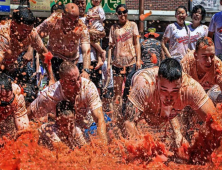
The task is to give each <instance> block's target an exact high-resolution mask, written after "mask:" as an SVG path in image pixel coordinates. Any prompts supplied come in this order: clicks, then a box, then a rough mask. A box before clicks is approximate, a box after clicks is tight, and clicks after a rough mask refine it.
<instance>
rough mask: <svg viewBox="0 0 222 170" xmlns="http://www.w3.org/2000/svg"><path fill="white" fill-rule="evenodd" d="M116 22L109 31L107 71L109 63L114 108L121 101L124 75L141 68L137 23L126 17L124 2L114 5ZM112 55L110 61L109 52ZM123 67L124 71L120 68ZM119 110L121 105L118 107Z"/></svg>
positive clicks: (126, 11) (108, 71)
mask: <svg viewBox="0 0 222 170" xmlns="http://www.w3.org/2000/svg"><path fill="white" fill-rule="evenodd" d="M116 14H117V16H118V20H119V21H118V23H117V24H114V25H112V26H111V29H110V33H109V51H108V62H107V73H110V69H111V64H112V69H113V78H114V82H115V84H114V91H115V95H114V101H116V102H115V106H114V108H117V107H119V106H118V105H119V103H122V97H121V96H122V95H121V93H122V84H123V79H124V76H126V77H127V76H128V75H129V74H130V73H131V72H132V71H135V70H136V68H137V69H140V68H141V61H140V60H141V49H140V43H139V31H138V27H137V24H136V23H135V22H131V21H129V20H128V19H127V16H128V9H127V7H126V5H125V4H120V5H118V6H117V7H116ZM112 50H113V52H114V57H113V60H112V62H111V53H112ZM124 68H125V70H126V71H125V72H122V70H123V69H124ZM119 108H120V110H121V106H120V107H119Z"/></svg>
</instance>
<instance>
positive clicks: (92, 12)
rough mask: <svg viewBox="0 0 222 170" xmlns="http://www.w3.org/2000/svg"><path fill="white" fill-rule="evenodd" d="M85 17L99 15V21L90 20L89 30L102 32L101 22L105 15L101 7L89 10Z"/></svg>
mask: <svg viewBox="0 0 222 170" xmlns="http://www.w3.org/2000/svg"><path fill="white" fill-rule="evenodd" d="M87 15H91V16H94V15H99V17H100V19H99V20H98V19H90V22H91V23H92V25H91V26H90V28H91V29H96V30H98V31H103V30H104V27H103V21H104V20H105V19H106V15H105V12H104V10H103V8H102V7H101V6H97V7H92V8H89V10H88V12H87ZM87 26H89V25H87Z"/></svg>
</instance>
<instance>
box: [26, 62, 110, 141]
mask: <svg viewBox="0 0 222 170" xmlns="http://www.w3.org/2000/svg"><path fill="white" fill-rule="evenodd" d="M59 76H60V80H59V81H57V82H56V83H55V84H53V85H51V86H48V87H47V88H45V89H44V90H43V91H42V92H41V94H40V95H39V96H38V97H37V98H36V99H35V100H34V101H33V102H32V103H31V105H30V106H29V107H28V109H27V110H28V115H29V117H30V118H34V119H36V120H41V119H42V118H45V117H47V116H48V113H52V114H54V115H56V105H57V104H58V103H59V102H61V101H63V100H66V101H69V102H71V103H72V104H73V106H75V113H76V115H75V122H76V123H77V124H78V125H81V127H83V128H85V129H88V128H89V127H90V126H91V125H92V123H93V122H94V121H95V122H96V124H97V126H98V130H97V132H98V136H99V137H100V139H101V140H102V141H104V143H107V138H106V124H105V121H104V115H103V111H102V102H101V100H100V97H99V93H98V91H97V88H96V86H95V84H93V82H91V81H90V80H88V79H86V78H83V77H80V74H79V70H78V67H77V66H76V65H75V64H74V63H73V62H71V61H64V62H62V64H61V65H60V67H59Z"/></svg>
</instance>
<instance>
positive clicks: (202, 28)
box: [188, 5, 208, 50]
mask: <svg viewBox="0 0 222 170" xmlns="http://www.w3.org/2000/svg"><path fill="white" fill-rule="evenodd" d="M205 16H206V10H205V9H204V7H203V6H201V5H196V6H194V7H193V9H192V11H191V18H192V24H190V25H189V26H188V28H189V33H190V44H189V46H188V48H189V49H191V50H195V48H196V42H197V40H198V39H199V38H201V37H207V34H208V27H207V26H206V25H202V23H203V21H204V19H205Z"/></svg>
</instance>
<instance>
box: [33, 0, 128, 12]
mask: <svg viewBox="0 0 222 170" xmlns="http://www.w3.org/2000/svg"><path fill="white" fill-rule="evenodd" d="M48 1H50V2H48ZM58 1H60V2H62V3H63V4H67V3H70V2H72V0H39V1H37V4H33V3H31V8H32V9H33V10H44V11H50V8H51V7H52V6H53V5H54V4H55V3H56V2H58ZM86 1H87V5H86V11H88V9H89V8H91V7H92V3H91V0H86ZM125 2H126V1H125V0H102V2H101V6H102V7H103V10H104V11H105V12H106V13H115V9H116V7H117V5H119V4H125ZM47 3H50V7H49V6H48V5H46V4H47Z"/></svg>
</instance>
